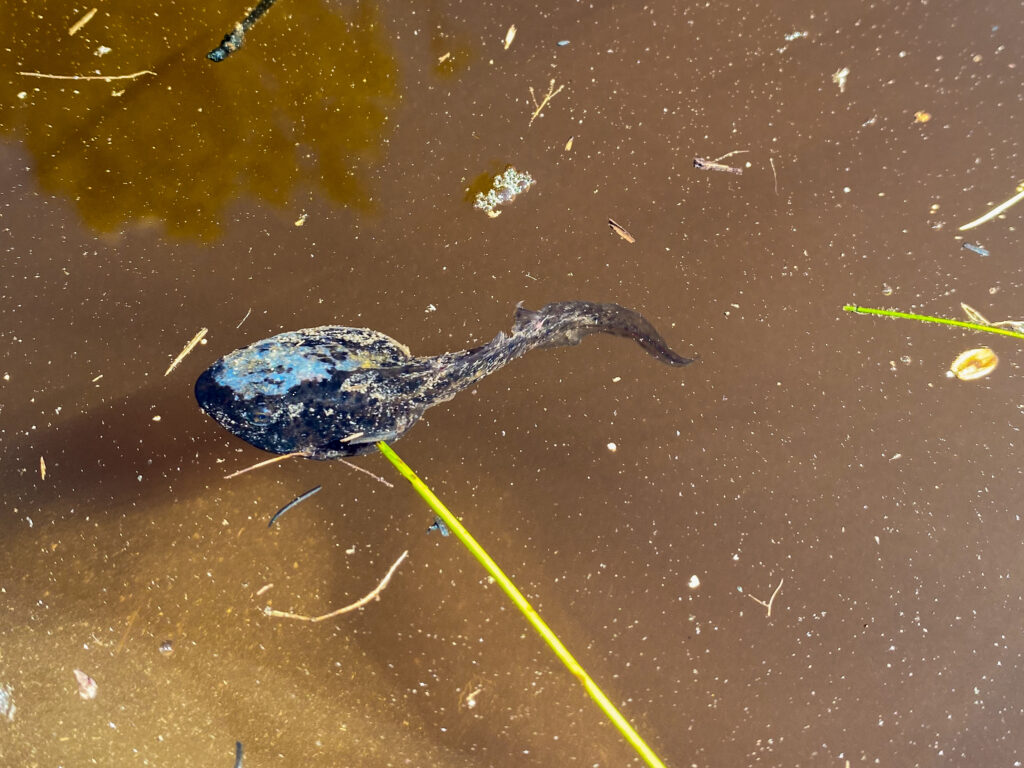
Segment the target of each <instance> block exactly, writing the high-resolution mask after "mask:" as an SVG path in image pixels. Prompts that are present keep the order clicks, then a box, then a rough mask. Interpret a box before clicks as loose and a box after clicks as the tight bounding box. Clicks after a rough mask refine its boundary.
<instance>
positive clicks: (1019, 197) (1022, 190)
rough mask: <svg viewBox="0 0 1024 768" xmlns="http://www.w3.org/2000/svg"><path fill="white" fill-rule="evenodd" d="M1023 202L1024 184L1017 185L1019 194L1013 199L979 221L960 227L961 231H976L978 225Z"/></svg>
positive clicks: (978, 219) (979, 218) (998, 206)
mask: <svg viewBox="0 0 1024 768" xmlns="http://www.w3.org/2000/svg"><path fill="white" fill-rule="evenodd" d="M1021 200H1024V182H1022V183H1021V184H1018V185H1017V194H1016V195H1014V196H1013V197H1011V198H1010V199H1009V200H1007V201H1006V202H1004V203H1000V204H999V205H997V206H996V207H995V208H993V209H992V210H991V211H989V212H988V213H986V214H985V215H984V216H980V217H978V218H977V219H975V220H974V221H970V222H968V223H967V224H964V225H963V226H962V227H960V231H961V232H963V231H964V230H965V229H974V228H975V227H977V226H978V225H980V224H984V223H985V222H986V221H988V220H990V219H994V218H995V217H996V216H998V215H999V214H1001V213H1002V212H1003V211H1005V210H1006V209H1007V208H1010V207H1011V206H1014V205H1016V204H1017V203H1019V202H1020V201H1021Z"/></svg>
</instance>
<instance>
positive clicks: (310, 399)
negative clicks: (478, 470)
mask: <svg viewBox="0 0 1024 768" xmlns="http://www.w3.org/2000/svg"><path fill="white" fill-rule="evenodd" d="M593 333H608V334H611V335H613V336H624V337H626V338H629V339H633V340H634V341H635V342H636V343H637V344H639V345H640V346H641V347H643V348H644V349H645V350H646V351H647V352H648V354H650V355H652V356H653V357H655V358H657V359H658V360H660V361H661V362H663V363H666V364H668V365H686V364H687V363H690V362H693V361H692V360H691V359H689V358H686V357H682V356H680V355H678V354H676V353H675V352H673V351H672V350H671V349H670V348H669V346H668V345H667V344H666V343H665V340H664V339H663V338H662V337H661V334H659V333H658V331H657V329H655V327H654V326H653V325H651V323H650V322H649V321H647V320H646V319H645V318H644V317H643V316H642V315H641V314H640V313H638V312H634V311H633V310H631V309H626V308H625V307H620V306H619V305H618V304H596V303H592V302H587V301H567V302H559V303H557V304H548V305H547V306H545V307H544V308H543V309H540V310H536V311H534V310H530V309H524V308H523V307H517V308H516V312H515V323H514V325H513V327H512V333H511V335H508V336H506V335H505V334H504V333H499V334H498V335H497V336H496V337H495V338H494V339H493V340H491V341H490V342H488V343H487V344H484V345H483V346H480V347H476V348H474V349H468V350H464V351H461V352H449V353H447V354H443V355H437V356H436V357H413V356H412V355H411V354H410V352H409V349H408V347H406V346H404V345H402V344H399V343H398V342H397V341H395V340H394V339H392V338H391V337H389V336H385V335H384V334H383V333H380V332H378V331H373V330H369V329H367V328H345V327H341V326H324V327H321V328H309V329H306V330H302V331H292V332H290V333H282V334H278V335H277V336H273V337H271V338H269V339H264V340H262V341H258V342H256V343H254V344H251V345H249V346H247V347H243V348H242V349H238V350H235V351H234V352H232V353H230V354H229V355H226V356H224V357H222V358H221V359H220V360H218V361H217V362H216V363H214V364H213V365H212V366H211V367H210V368H209V369H207V370H206V371H205V372H204V373H203V374H202V375H201V376H200V377H199V380H198V381H197V382H196V388H195V394H196V400H197V401H198V402H199V406H200V407H201V408H202V409H203V410H204V411H206V413H207V414H208V415H209V416H211V417H212V418H213V419H215V420H216V421H217V423H219V424H220V425H221V426H222V427H224V428H225V429H226V430H228V431H229V432H231V433H232V434H234V435H236V436H238V437H240V438H242V439H243V440H245V441H246V442H247V443H249V444H250V445H254V446H256V447H257V448H260V449H262V450H264V451H269V452H270V453H276V454H286V455H287V454H295V455H298V456H302V457H304V458H308V459H318V460H325V459H340V458H342V457H345V456H355V455H358V454H363V453H368V452H370V451H373V450H374V446H375V444H376V443H377V442H378V441H384V442H387V443H390V442H393V441H395V440H398V439H399V438H400V437H402V436H403V435H404V434H405V433H406V432H408V431H409V430H410V429H411V428H412V427H413V425H414V424H416V422H417V421H419V419H420V417H421V416H422V415H423V413H424V411H426V410H427V409H428V408H431V407H433V406H435V405H437V404H438V403H444V402H447V401H448V400H451V399H452V398H453V397H455V395H457V394H458V393H459V392H460V391H462V390H463V389H465V388H467V387H471V386H473V385H475V384H477V383H478V382H479V381H480V380H481V379H483V378H484V377H485V376H488V375H490V374H492V373H494V372H495V371H497V370H499V369H501V368H503V367H505V366H506V365H508V364H509V363H510V362H512V361H513V360H516V359H518V358H520V357H522V356H523V355H525V354H526V353H527V352H529V351H530V350H532V349H545V348H551V347H564V346H572V345H575V344H579V342H580V340H581V339H582V338H583V337H584V336H589V335H590V334H593Z"/></svg>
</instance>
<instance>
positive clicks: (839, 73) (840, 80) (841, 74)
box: [832, 67, 850, 93]
mask: <svg viewBox="0 0 1024 768" xmlns="http://www.w3.org/2000/svg"><path fill="white" fill-rule="evenodd" d="M849 76H850V68H849V67H843V68H842V69H837V70H836V71H835V72H833V73H832V82H833V83H835V84H836V85H838V86H839V92H840V93H846V78H848V77H849Z"/></svg>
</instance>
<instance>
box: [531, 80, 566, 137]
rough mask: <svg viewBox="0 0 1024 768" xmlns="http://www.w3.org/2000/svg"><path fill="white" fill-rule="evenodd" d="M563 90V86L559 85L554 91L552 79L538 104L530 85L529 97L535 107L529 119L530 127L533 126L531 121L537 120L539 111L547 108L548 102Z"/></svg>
mask: <svg viewBox="0 0 1024 768" xmlns="http://www.w3.org/2000/svg"><path fill="white" fill-rule="evenodd" d="M563 88H565V85H560V86H558V90H557V91H556V90H555V78H553V77H552V78H551V82H550V83H549V84H548V92H547V93H546V94H545V95H544V98H543V99H541V100H540V102H538V101H537V94H536V93H534V91H533V86H532V85H531V86H530V96H531V98H533V104H534V106H536V107H537V108H536V109H535V110H534V111H533V116H532V117H530V125H533V121H534V120H536V119H537V115H539V114H540V113H541V110H543V109H544V107H546V106H547V104H548V102H549V101H551V100H552V99H553V98H555V96H557V95H558V94H560V93H561V92H562V89H563Z"/></svg>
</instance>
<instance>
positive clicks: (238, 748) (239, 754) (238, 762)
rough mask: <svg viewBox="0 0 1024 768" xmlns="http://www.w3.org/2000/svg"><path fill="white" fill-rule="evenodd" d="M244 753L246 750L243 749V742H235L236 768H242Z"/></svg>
mask: <svg viewBox="0 0 1024 768" xmlns="http://www.w3.org/2000/svg"><path fill="white" fill-rule="evenodd" d="M243 751H244V750H243V749H242V742H240V741H236V742H235V768H242V754H243Z"/></svg>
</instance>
